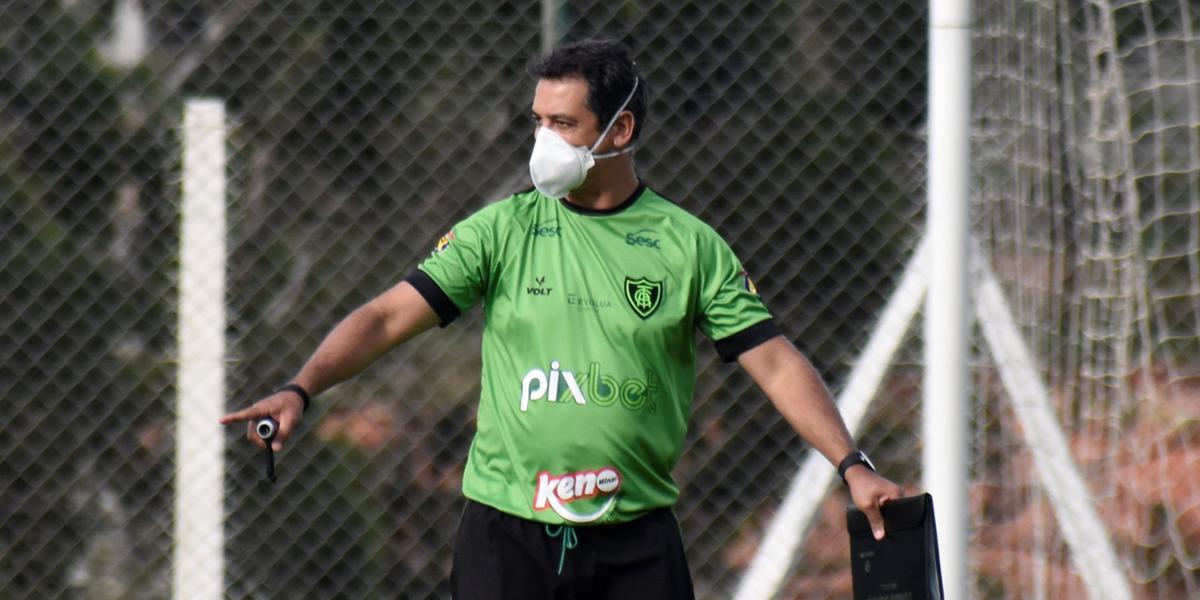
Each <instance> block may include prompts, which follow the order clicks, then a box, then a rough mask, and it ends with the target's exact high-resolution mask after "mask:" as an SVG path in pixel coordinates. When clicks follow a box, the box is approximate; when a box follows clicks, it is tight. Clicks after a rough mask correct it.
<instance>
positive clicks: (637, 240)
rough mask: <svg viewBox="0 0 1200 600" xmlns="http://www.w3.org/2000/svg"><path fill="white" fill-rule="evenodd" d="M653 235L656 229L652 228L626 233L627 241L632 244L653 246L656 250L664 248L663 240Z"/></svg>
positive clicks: (642, 246) (643, 246) (645, 246)
mask: <svg viewBox="0 0 1200 600" xmlns="http://www.w3.org/2000/svg"><path fill="white" fill-rule="evenodd" d="M651 235H654V231H653V230H650V229H643V230H641V231H635V232H633V233H627V234H625V243H626V244H629V245H630V246H638V247H640V248H653V249H655V250H662V240H660V239H658V238H654V237H650V236H651Z"/></svg>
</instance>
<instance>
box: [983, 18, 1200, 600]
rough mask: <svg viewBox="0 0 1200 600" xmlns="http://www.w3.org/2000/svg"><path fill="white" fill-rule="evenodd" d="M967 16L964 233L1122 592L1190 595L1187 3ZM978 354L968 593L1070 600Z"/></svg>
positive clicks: (1017, 445) (1031, 480) (1071, 588)
mask: <svg viewBox="0 0 1200 600" xmlns="http://www.w3.org/2000/svg"><path fill="white" fill-rule="evenodd" d="M976 22H977V28H976V35H975V37H974V39H975V63H974V73H975V75H974V78H975V81H974V82H973V89H972V97H973V103H974V112H975V115H976V120H975V131H974V134H973V140H974V146H973V152H974V169H975V177H976V178H975V186H976V187H975V203H974V206H973V208H974V210H975V216H976V218H977V220H976V228H975V232H974V234H975V237H976V239H977V240H979V242H980V243H981V245H982V246H983V247H984V251H985V254H986V255H987V256H988V257H989V264H990V266H991V269H992V270H993V271H994V272H995V273H996V275H997V277H998V278H999V280H1000V281H1001V286H1002V288H1003V289H1004V291H1005V296H1006V297H1007V298H1008V304H1009V307H1010V309H1011V311H1012V314H1013V317H1014V319H1015V321H1016V322H1017V324H1018V325H1019V327H1020V330H1021V332H1022V334H1023V335H1022V338H1023V339H1024V341H1025V346H1026V347H1027V348H1028V349H1029V351H1030V353H1031V354H1032V356H1033V357H1034V363H1035V364H1036V365H1038V367H1039V368H1040V370H1041V377H1042V379H1043V381H1044V383H1045V385H1046V388H1047V389H1048V391H1049V397H1050V399H1051V405H1052V407H1053V409H1054V411H1055V412H1056V416H1057V417H1058V420H1059V423H1060V427H1061V429H1062V430H1063V432H1064V433H1065V436H1066V440H1067V444H1068V446H1069V448H1070V450H1071V454H1072V456H1073V458H1074V460H1075V463H1076V465H1077V466H1078V468H1079V470H1080V471H1081V472H1082V474H1083V477H1084V479H1085V480H1086V484H1087V486H1088V487H1089V489H1090V494H1091V501H1092V504H1093V505H1094V506H1095V508H1096V511H1097V512H1098V514H1099V516H1100V519H1101V521H1102V522H1103V524H1104V526H1105V527H1106V528H1107V536H1108V539H1109V540H1110V543H1111V544H1112V545H1113V547H1114V549H1115V550H1116V553H1117V555H1118V556H1119V558H1120V562H1121V563H1123V564H1122V567H1123V569H1124V570H1125V573H1124V576H1125V577H1126V578H1127V579H1128V580H1129V582H1130V587H1131V589H1132V590H1133V593H1134V596H1135V597H1139V598H1182V597H1195V596H1196V594H1197V593H1200V573H1198V571H1197V569H1198V568H1200V352H1198V350H1200V4H1197V3H1196V2H1194V1H1192V0H1167V1H1158V0H1156V1H1123V2H1116V1H1113V2H1110V1H1107V0H1100V1H1090V2H1067V1H1052V0H1041V1H1032V2H980V3H978V4H977V20H976ZM995 362H996V357H995V356H994V355H991V354H990V353H989V352H988V351H987V348H986V347H981V349H980V356H979V360H978V361H977V363H976V365H977V366H976V368H975V381H974V383H975V406H974V415H975V419H974V429H975V433H974V440H975V441H974V448H973V450H974V456H973V469H972V470H973V484H972V488H971V494H970V497H971V503H972V510H971V512H972V515H973V517H972V518H973V523H972V525H973V532H972V540H971V546H972V555H971V563H970V564H971V569H972V572H973V574H974V589H975V591H976V593H977V594H979V595H980V596H981V597H1005V598H1009V597H1011V598H1073V597H1084V596H1086V595H1088V591H1087V587H1086V583H1087V582H1085V581H1082V580H1081V578H1080V577H1079V575H1078V574H1077V570H1075V569H1073V568H1072V562H1071V557H1070V556H1069V554H1070V550H1069V549H1068V546H1067V545H1066V544H1065V543H1064V540H1063V535H1062V532H1061V523H1060V522H1059V519H1057V518H1056V517H1055V516H1054V515H1055V511H1054V507H1053V506H1051V505H1050V504H1051V502H1050V501H1049V499H1048V497H1047V494H1046V493H1045V489H1044V488H1045V486H1043V485H1042V484H1041V483H1040V482H1039V479H1038V477H1037V476H1036V475H1035V473H1034V471H1035V465H1034V460H1033V458H1032V456H1033V453H1032V451H1031V448H1030V443H1029V442H1028V440H1027V437H1028V436H1024V435H1022V433H1021V431H1020V429H1021V428H1020V427H1019V426H1018V424H1017V422H1016V420H1015V418H1014V409H1013V404H1012V402H1013V399H1012V398H1010V397H1009V396H1008V394H1007V393H1006V391H1005V389H1004V387H1003V386H1001V385H1000V384H999V380H998V379H999V378H998V376H997V368H996V364H995ZM1032 443H1033V444H1036V443H1037V440H1033V441H1032ZM1093 595H1094V594H1093Z"/></svg>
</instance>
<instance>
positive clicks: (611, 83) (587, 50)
mask: <svg viewBox="0 0 1200 600" xmlns="http://www.w3.org/2000/svg"><path fill="white" fill-rule="evenodd" d="M529 70H530V72H531V73H532V74H533V75H534V76H536V77H537V78H538V79H552V80H558V79H567V78H570V77H580V78H582V79H583V80H584V81H586V82H587V85H588V93H587V99H586V104H587V107H588V110H591V111H592V114H594V115H596V118H597V119H598V120H599V122H600V124H599V127H600V128H601V129H603V128H604V126H605V125H607V124H608V121H609V119H612V118H613V115H615V114H616V112H617V109H618V108H620V107H621V103H622V102H624V101H625V98H627V97H628V96H629V91H630V90H632V89H633V85H634V82H637V90H636V91H635V92H634V93H633V98H631V99H630V100H629V105H628V106H626V107H625V110H628V111H629V112H632V113H633V119H634V127H633V140H634V141H637V139H638V134H639V133H640V132H641V130H642V124H643V123H644V122H645V119H646V80H645V79H643V78H642V77H641V75H639V74H638V68H637V63H635V62H633V57H632V56H630V53H629V48H626V47H625V45H624V44H621V43H619V42H615V41H612V40H584V41H582V42H576V43H574V44H569V45H566V46H560V47H558V48H556V49H555V50H554V51H553V52H551V53H550V55H549V56H546V57H545V58H543V59H541V60H540V61H538V62H537V63H535V64H533V65H532V66H531V67H530V69H529Z"/></svg>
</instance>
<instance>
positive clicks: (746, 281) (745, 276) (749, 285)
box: [742, 269, 758, 296]
mask: <svg viewBox="0 0 1200 600" xmlns="http://www.w3.org/2000/svg"><path fill="white" fill-rule="evenodd" d="M742 281H743V285H745V286H746V291H747V292H750V293H751V294H754V295H755V296H757V295H758V288H757V287H755V286H754V280H753V279H750V274H749V273H747V272H746V271H745V270H744V269H743V270H742Z"/></svg>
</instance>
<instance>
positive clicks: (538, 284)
mask: <svg viewBox="0 0 1200 600" xmlns="http://www.w3.org/2000/svg"><path fill="white" fill-rule="evenodd" d="M533 282H534V284H535V285H531V286H529V287H527V288H525V293H526V294H527V295H529V296H549V295H550V291H551V290H553V289H554V288H548V287H543V286H544V285H546V276H545V275H543V276H541V277H536V278H534V280H533Z"/></svg>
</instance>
